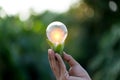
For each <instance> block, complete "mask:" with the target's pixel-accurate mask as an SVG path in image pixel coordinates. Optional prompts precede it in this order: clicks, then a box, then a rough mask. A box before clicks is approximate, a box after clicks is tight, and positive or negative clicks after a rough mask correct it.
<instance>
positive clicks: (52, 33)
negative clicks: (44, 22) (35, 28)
mask: <svg viewBox="0 0 120 80" xmlns="http://www.w3.org/2000/svg"><path fill="white" fill-rule="evenodd" d="M46 33H47V37H48V39H49V40H50V41H51V42H52V43H53V44H55V45H58V44H62V43H64V41H65V39H66V37H67V33H68V31H67V28H66V26H65V25H64V24H63V23H61V22H58V21H56V22H52V23H51V24H49V25H48V27H47V29H46Z"/></svg>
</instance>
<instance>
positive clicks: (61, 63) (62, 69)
mask: <svg viewBox="0 0 120 80" xmlns="http://www.w3.org/2000/svg"><path fill="white" fill-rule="evenodd" d="M55 56H56V58H57V60H58V63H59V66H60V69H61V71H62V73H63V74H64V73H65V72H66V71H67V70H66V66H65V64H64V62H63V60H62V58H61V56H60V55H59V54H57V53H56V54H55Z"/></svg>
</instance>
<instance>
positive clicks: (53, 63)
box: [48, 49, 57, 73]
mask: <svg viewBox="0 0 120 80" xmlns="http://www.w3.org/2000/svg"><path fill="white" fill-rule="evenodd" d="M48 58H49V63H50V66H51V69H52V71H53V72H54V73H56V70H57V69H56V68H57V67H56V60H55V54H54V51H53V50H52V49H49V50H48Z"/></svg>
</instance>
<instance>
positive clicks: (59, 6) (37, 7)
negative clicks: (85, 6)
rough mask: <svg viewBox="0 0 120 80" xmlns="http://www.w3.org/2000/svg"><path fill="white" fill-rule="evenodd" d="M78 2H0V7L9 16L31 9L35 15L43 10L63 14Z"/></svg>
mask: <svg viewBox="0 0 120 80" xmlns="http://www.w3.org/2000/svg"><path fill="white" fill-rule="evenodd" d="M76 1H78V0H0V7H2V9H4V10H5V12H6V13H7V14H9V15H14V14H19V13H22V14H23V13H28V12H29V10H30V9H33V10H34V11H35V12H37V13H41V12H43V11H45V10H50V11H54V12H60V13H61V12H65V11H67V10H68V9H69V7H70V5H71V4H72V3H74V2H76Z"/></svg>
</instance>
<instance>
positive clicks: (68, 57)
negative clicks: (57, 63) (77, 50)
mask: <svg viewBox="0 0 120 80" xmlns="http://www.w3.org/2000/svg"><path fill="white" fill-rule="evenodd" d="M63 56H64V60H65V61H67V62H68V64H69V65H70V66H71V67H73V66H76V65H78V64H79V63H78V62H77V61H76V60H75V59H73V57H72V56H71V55H68V54H66V53H65V52H64V55H63Z"/></svg>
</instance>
